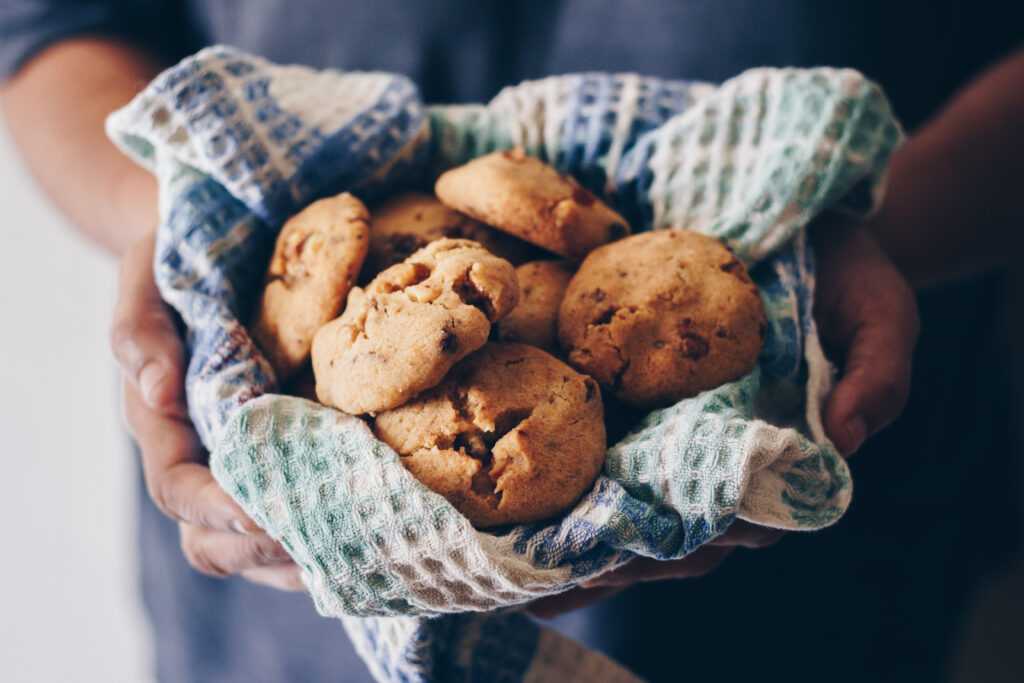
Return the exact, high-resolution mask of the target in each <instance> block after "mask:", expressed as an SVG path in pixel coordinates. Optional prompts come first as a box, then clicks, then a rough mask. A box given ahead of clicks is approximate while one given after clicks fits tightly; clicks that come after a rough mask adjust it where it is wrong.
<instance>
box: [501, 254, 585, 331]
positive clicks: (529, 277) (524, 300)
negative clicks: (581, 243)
mask: <svg viewBox="0 0 1024 683" xmlns="http://www.w3.org/2000/svg"><path fill="white" fill-rule="evenodd" d="M572 274H573V268H572V266H571V265H569V264H568V263H566V262H565V261H531V262H530V263H524V264H523V265H521V266H519V267H518V268H516V279H517V280H518V281H519V305H518V306H516V307H515V308H514V309H512V312H511V313H509V314H508V315H507V316H505V319H504V320H502V321H501V322H500V323H498V339H501V340H502V341H508V342H523V343H524V344H530V345H531V346H536V347H539V348H542V349H547V350H549V351H550V350H552V349H555V348H557V346H558V307H559V306H560V305H561V303H562V297H563V296H565V288H566V287H568V286H569V280H570V279H571V278H572Z"/></svg>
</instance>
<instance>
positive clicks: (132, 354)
mask: <svg viewBox="0 0 1024 683" xmlns="http://www.w3.org/2000/svg"><path fill="white" fill-rule="evenodd" d="M153 248H154V238H153V237H152V236H148V237H146V238H144V239H143V240H140V241H139V242H137V243H136V244H135V245H133V246H132V247H131V248H130V249H129V250H128V252H127V253H126V254H125V256H124V258H123V259H122V261H121V272H120V275H119V292H118V302H117V306H116V308H115V310H114V321H113V324H112V326H111V330H110V346H111V349H112V350H113V352H114V356H115V357H116V358H117V361H118V363H119V364H120V365H121V368H122V370H123V372H124V373H125V375H126V376H127V377H128V378H129V379H130V380H131V381H132V383H133V384H135V386H136V387H138V388H139V390H140V391H141V393H142V397H143V399H144V400H145V401H146V404H147V405H148V406H150V407H151V408H153V409H155V410H159V411H161V412H166V413H169V414H173V415H182V416H183V415H185V391H184V376H185V352H184V349H183V348H182V344H181V339H180V337H179V335H178V330H177V328H176V327H175V325H174V319H173V318H172V316H171V312H170V309H168V307H167V305H166V304H164V302H163V300H162V299H161V298H160V293H159V291H158V290H157V288H156V283H155V281H154V279H153Z"/></svg>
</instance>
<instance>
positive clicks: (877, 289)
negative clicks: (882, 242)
mask: <svg viewBox="0 0 1024 683" xmlns="http://www.w3.org/2000/svg"><path fill="white" fill-rule="evenodd" d="M826 221H827V222H824V223H821V224H819V225H817V226H815V229H813V230H812V231H811V237H812V240H813V243H814V248H815V255H816V257H817V269H816V270H817V289H816V296H815V302H814V317H815V321H816V322H817V324H818V329H819V331H820V332H821V337H822V341H823V342H824V344H825V347H826V351H827V352H828V355H829V357H830V358H831V359H832V360H833V361H835V362H837V363H838V364H839V366H840V374H839V381H838V383H837V384H836V386H835V387H834V389H833V390H832V393H831V395H830V396H829V398H828V402H827V403H826V405H825V410H824V422H825V432H826V433H827V434H828V436H829V438H831V439H832V441H833V442H834V443H835V444H836V447H837V448H838V449H839V450H840V451H841V452H842V453H843V454H844V455H846V456H850V455H852V454H853V453H854V452H856V451H857V449H859V448H860V447H861V445H862V444H863V443H864V441H865V440H866V439H867V438H868V437H870V436H872V435H874V434H875V433H877V432H878V431H879V430H881V429H882V428H883V427H885V426H886V425H888V424H889V423H891V422H892V421H893V420H895V419H896V418H897V417H899V415H900V413H902V412H903V408H904V406H905V405H906V403H907V397H908V396H909V394H910V374H911V365H912V360H913V353H914V346H915V345H916V344H917V336H918V332H919V325H920V323H919V321H918V313H917V301H916V298H915V297H914V292H913V290H911V288H910V285H909V284H907V281H906V280H905V279H904V277H903V276H902V275H901V274H900V272H899V271H898V270H897V269H896V266H894V265H893V263H892V261H890V260H889V257H888V256H886V254H885V253H884V252H883V251H882V248H881V247H880V246H879V245H878V243H877V242H876V241H875V239H874V237H872V236H871V235H870V234H869V233H868V231H867V230H866V229H864V228H863V227H860V226H858V225H856V224H854V223H852V222H849V221H847V220H844V219H841V218H835V217H833V218H828V219H826Z"/></svg>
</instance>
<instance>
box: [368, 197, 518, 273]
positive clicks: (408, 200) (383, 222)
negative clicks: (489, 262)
mask: <svg viewBox="0 0 1024 683" xmlns="http://www.w3.org/2000/svg"><path fill="white" fill-rule="evenodd" d="M372 213H373V219H372V222H371V228H370V250H369V253H368V254H367V255H366V266H365V267H364V268H363V273H364V274H363V276H362V279H363V280H364V281H365V280H369V279H371V278H372V277H374V276H375V275H377V273H379V272H380V271H382V270H384V269H385V268H388V267H390V266H393V265H395V264H396V263H399V262H401V261H404V260H405V259H407V258H408V257H410V256H412V254H413V253H414V252H416V251H417V250H419V249H422V248H423V247H425V246H427V245H428V244H430V243H431V242H433V241H435V240H439V239H442V238H444V237H450V238H453V239H469V240H473V241H474V242H479V243H480V244H481V245H482V246H483V247H484V248H485V249H486V250H487V251H489V252H491V253H492V254H494V255H495V256H500V257H501V258H503V259H506V260H508V261H509V262H510V263H512V264H513V265H515V264H517V263H522V261H524V260H525V259H526V258H528V257H529V254H530V253H531V252H532V251H533V250H534V248H533V247H532V246H530V245H529V244H527V243H526V242H522V241H520V240H517V239H516V238H514V237H512V236H511V235H507V234H505V233H503V232H500V231H498V230H495V229H493V228H489V227H487V226H486V225H484V224H483V223H481V222H479V221H476V220H473V219H472V218H470V217H469V216H466V215H464V214H461V213H459V212H458V211H455V210H454V209H450V208H448V207H447V206H445V205H444V204H442V203H441V202H440V200H438V199H437V198H436V197H434V196H432V195H429V194H422V193H418V192H410V193H407V194H403V195H399V196H397V197H394V198H392V199H389V200H387V201H386V202H384V203H382V204H380V205H379V206H375V207H374V208H373V212H372Z"/></svg>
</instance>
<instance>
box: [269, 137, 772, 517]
mask: <svg viewBox="0 0 1024 683" xmlns="http://www.w3.org/2000/svg"><path fill="white" fill-rule="evenodd" d="M435 192H436V197H434V196H430V195H426V194H422V195H420V194H407V195H402V196H399V197H396V198H393V199H392V200H390V201H388V202H386V203H384V204H383V205H381V206H378V207H376V208H375V209H374V211H373V214H372V217H371V214H370V212H369V211H368V210H367V209H366V207H365V206H364V205H363V204H362V203H361V202H360V201H359V200H358V199H356V198H355V197H353V196H352V195H350V194H342V195H339V196H337V197H332V198H328V199H324V200H321V201H318V202H316V203H314V204H312V205H310V206H309V207H308V208H306V209H305V210H304V211H302V212H301V213H299V214H297V215H296V216H294V217H292V218H291V219H290V220H289V221H288V222H287V223H286V224H285V226H284V227H283V229H282V230H281V233H280V236H279V237H278V241H277V245H276V248H275V251H274V255H273V258H272V260H271V263H270V267H269V270H268V275H267V284H266V288H265V290H264V293H263V297H262V299H261V300H260V304H259V307H258V309H257V312H256V315H255V318H254V321H253V324H252V326H251V329H252V334H253V338H254V339H255V341H256V343H257V344H258V345H259V347H260V348H261V349H262V350H263V352H264V354H265V356H266V357H267V359H268V361H269V362H270V363H271V365H272V366H273V367H274V369H275V371H276V372H277V374H278V379H279V380H280V381H282V382H288V381H290V384H289V385H286V386H290V390H291V392H292V393H295V394H296V395H300V396H303V397H307V398H315V400H318V401H319V402H321V403H323V404H324V405H327V406H331V407H334V408H336V409H338V410H341V411H344V412H346V413H349V414H352V415H361V416H364V417H365V418H366V419H367V420H368V421H369V422H370V423H371V425H372V427H373V429H374V432H375V433H376V435H377V436H378V438H380V439H381V440H383V441H384V442H386V443H387V444H388V445H390V446H391V447H392V448H394V449H395V451H396V452H398V454H399V455H400V456H402V462H403V463H404V465H405V466H406V467H407V468H408V469H409V471H410V472H412V473H413V475H415V476H416V477H417V478H418V479H419V480H420V481H421V482H423V483H424V484H425V485H426V486H428V487H430V488H431V489H433V490H434V491H436V492H438V493H440V494H441V495H443V496H444V497H445V498H447V499H448V500H449V501H450V502H451V503H452V504H453V505H454V506H455V507H456V508H457V509H458V510H459V511H460V512H462V513H463V514H464V515H466V517H467V518H468V519H469V520H470V521H471V522H472V523H473V524H474V525H475V526H477V527H479V528H487V527H494V526H500V525H506V524H512V523H522V522H531V521H537V520H541V519H545V518H549V517H551V516H554V515H556V514H558V513H560V512H562V511H564V510H566V509H567V508H569V507H570V506H572V505H573V504H574V503H575V502H576V501H577V500H578V499H579V498H580V496H582V495H583V493H584V492H586V491H587V490H588V489H589V488H590V487H591V485H592V484H593V481H594V479H595V478H596V477H597V475H598V473H599V472H600V470H601V467H602V465H603V463H604V454H605V449H606V428H605V418H606V415H605V412H606V411H605V408H604V405H605V403H604V402H602V390H603V391H604V396H605V399H606V400H613V401H615V404H614V405H616V406H617V408H616V410H614V411H609V412H612V413H618V412H621V410H620V409H619V407H618V406H621V407H622V408H623V409H624V408H625V407H628V406H632V407H635V408H642V409H649V408H653V407H659V406H664V405H669V404H671V403H674V402H676V401H679V400H680V399H683V398H686V397H689V396H693V395H696V394H697V393H699V392H701V391H703V390H705V389H710V388H713V387H716V386H718V385H720V384H722V383H724V382H728V381H731V380H734V379H737V378H739V377H741V376H742V375H744V374H746V373H748V372H750V371H751V370H752V369H753V367H754V364H755V363H756V361H757V356H758V353H759V352H760V348H761V344H762V340H763V337H764V333H765V318H764V311H763V308H762V305H761V299H760V296H759V294H758V291H757V288H756V286H755V285H754V284H753V283H752V281H751V280H750V277H749V276H748V274H747V272H746V269H745V268H744V266H743V265H742V264H741V263H740V262H739V261H738V260H737V259H736V258H735V257H734V256H733V254H732V253H731V252H730V251H729V250H728V249H727V248H726V247H724V246H723V245H722V244H720V243H719V242H717V241H716V240H714V239H711V238H709V237H705V236H702V235H699V234H697V233H693V232H690V231H687V230H660V231H657V232H650V233H644V234H640V235H635V236H632V237H627V235H628V234H629V232H630V230H629V226H628V223H627V222H626V220H625V219H623V218H622V216H620V215H619V214H618V213H616V212H615V211H614V210H612V209H611V208H609V207H608V206H607V205H606V204H605V203H604V202H602V201H601V200H600V199H598V198H597V197H595V196H594V195H593V194H592V193H590V192H589V191H587V190H586V189H585V188H583V187H582V186H581V185H580V184H579V183H578V182H576V181H575V180H574V179H573V178H571V177H568V176H564V175H562V174H560V173H559V172H558V171H556V170H555V169H554V168H552V167H550V166H548V165H547V164H545V163H543V162H542V161H540V160H539V159H536V158H533V157H529V156H527V155H525V154H524V153H523V152H522V151H521V150H508V151H504V152H496V153H494V154H490V155H487V156H484V157H481V158H479V159H475V160H473V161H471V162H469V163H468V164H465V165H464V166H461V167H458V168H455V169H452V170H450V171H447V172H446V173H444V174H442V175H441V176H440V177H439V178H438V179H437V183H436V185H435ZM581 260H582V262H581ZM515 266H518V267H515ZM357 281H358V282H362V283H363V286H354V284H355V283H356V282H357ZM310 360H312V362H311V363H310ZM310 370H311V373H310ZM599 385H600V386H599ZM612 397H614V398H612ZM607 417H608V418H615V417H616V415H614V414H610V415H607Z"/></svg>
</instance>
